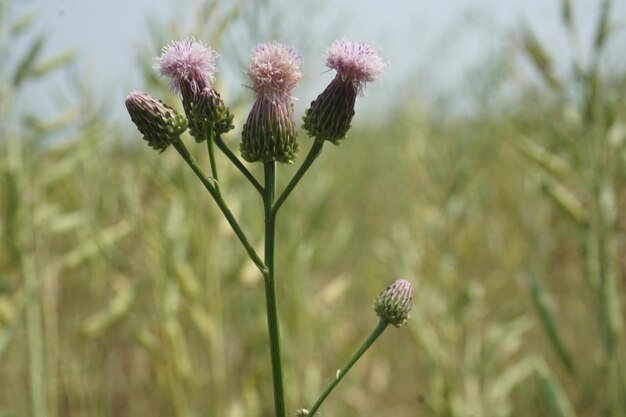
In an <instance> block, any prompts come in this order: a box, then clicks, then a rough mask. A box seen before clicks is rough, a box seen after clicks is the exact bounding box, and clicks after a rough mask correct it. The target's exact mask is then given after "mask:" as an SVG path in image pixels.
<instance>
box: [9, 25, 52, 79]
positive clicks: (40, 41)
mask: <svg viewBox="0 0 626 417" xmlns="http://www.w3.org/2000/svg"><path fill="white" fill-rule="evenodd" d="M44 42H45V38H44V36H43V35H40V36H39V37H38V38H37V39H36V40H35V41H34V42H33V43H32V44H31V45H30V48H29V49H28V52H26V55H24V57H23V58H22V60H21V61H20V64H19V65H18V67H17V71H16V72H15V76H14V77H13V85H15V86H16V87H17V86H19V85H20V84H22V82H23V81H24V80H25V79H26V78H27V77H28V76H29V75H30V74H31V72H32V70H33V68H34V66H35V61H36V60H37V58H38V57H39V55H40V54H41V50H42V49H43V45H44Z"/></svg>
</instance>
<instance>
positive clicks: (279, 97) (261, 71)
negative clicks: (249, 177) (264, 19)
mask: <svg viewBox="0 0 626 417" xmlns="http://www.w3.org/2000/svg"><path fill="white" fill-rule="evenodd" d="M301 62H302V59H301V58H300V57H299V56H298V54H296V52H295V51H294V50H293V49H291V48H289V47H288V46H285V45H282V44H280V43H277V42H271V43H265V44H261V45H258V46H257V47H256V48H254V50H253V51H252V55H251V56H250V60H249V63H248V70H247V73H248V76H249V77H250V80H251V81H252V87H251V88H252V90H254V92H255V94H256V100H255V102H254V104H253V106H252V109H251V110H250V113H249V114H248V119H247V120H246V123H245V124H244V126H243V131H242V141H241V156H242V157H243V158H244V159H245V160H246V161H248V162H256V161H262V162H270V161H278V162H283V163H291V162H293V161H294V160H295V158H296V153H297V151H298V142H297V130H296V125H295V122H294V116H293V105H292V103H291V93H292V92H293V90H294V89H295V88H296V86H297V85H298V83H299V82H300V80H301V79H302V73H301V72H300V63H301Z"/></svg>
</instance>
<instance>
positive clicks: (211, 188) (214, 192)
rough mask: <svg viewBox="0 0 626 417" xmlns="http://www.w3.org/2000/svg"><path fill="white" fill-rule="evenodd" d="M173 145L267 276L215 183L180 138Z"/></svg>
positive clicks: (265, 267) (263, 266) (264, 267)
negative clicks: (205, 173)
mask: <svg viewBox="0 0 626 417" xmlns="http://www.w3.org/2000/svg"><path fill="white" fill-rule="evenodd" d="M173 145H174V148H176V150H177V151H178V153H179V154H180V156H182V157H183V159H184V160H185V162H186V163H187V165H189V166H190V167H191V169H192V170H193V172H194V173H195V174H196V176H197V177H198V178H199V179H200V181H201V182H202V184H203V185H204V188H206V189H207V191H208V192H209V194H211V197H213V200H215V202H216V203H217V206H218V207H219V208H220V210H221V211H222V213H223V214H224V217H226V220H227V221H228V223H229V224H230V226H231V227H232V229H233V231H234V232H235V235H237V237H238V238H239V241H241V244H242V245H243V247H244V248H245V249H246V251H247V252H248V256H249V257H250V259H251V260H252V262H254V264H255V265H256V266H257V267H258V268H259V270H260V271H261V273H262V274H263V276H265V277H267V275H268V273H269V271H268V267H267V266H266V265H265V263H264V262H263V261H262V260H261V258H260V257H259V255H258V254H257V253H256V251H255V250H254V248H253V247H252V245H251V244H250V242H249V241H248V238H247V237H246V235H245V233H244V232H243V230H241V227H240V226H239V223H237V220H236V219H235V216H233V213H231V211H230V209H229V208H228V205H227V204H226V202H225V201H224V199H223V198H222V195H221V193H220V192H219V191H218V189H217V188H216V187H215V185H214V184H213V183H212V182H211V180H210V179H209V178H207V177H206V175H204V172H202V169H201V168H200V167H199V166H198V163H197V162H196V160H195V159H194V158H193V157H192V156H191V154H190V153H189V151H188V150H187V147H185V145H184V144H183V142H182V141H181V140H180V139H177V140H176V141H175V142H174V143H173Z"/></svg>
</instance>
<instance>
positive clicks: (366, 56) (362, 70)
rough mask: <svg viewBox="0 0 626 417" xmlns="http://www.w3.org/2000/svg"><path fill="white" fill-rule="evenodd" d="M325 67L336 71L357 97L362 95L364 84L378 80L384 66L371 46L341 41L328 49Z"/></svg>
mask: <svg viewBox="0 0 626 417" xmlns="http://www.w3.org/2000/svg"><path fill="white" fill-rule="evenodd" d="M326 66H327V67H328V68H331V69H334V70H336V71H337V74H338V75H339V76H341V78H342V79H343V80H344V81H346V82H351V83H352V84H353V85H354V88H355V89H356V90H357V92H358V94H359V95H363V93H364V92H365V90H364V89H365V84H366V83H368V82H371V81H376V80H377V79H378V78H380V75H381V74H382V73H383V70H384V69H385V66H386V64H385V62H384V61H383V60H382V58H381V57H380V56H379V55H378V53H377V52H376V50H375V49H374V48H372V47H371V46H369V45H367V44H365V43H359V42H351V41H348V40H345V39H341V40H338V41H335V42H333V44H332V45H331V46H330V47H329V48H328V51H327V52H326Z"/></svg>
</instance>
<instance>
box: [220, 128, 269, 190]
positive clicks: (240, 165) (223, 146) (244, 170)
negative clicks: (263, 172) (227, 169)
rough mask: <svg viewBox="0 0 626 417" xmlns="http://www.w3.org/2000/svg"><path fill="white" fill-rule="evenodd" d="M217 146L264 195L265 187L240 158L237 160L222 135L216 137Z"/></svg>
mask: <svg viewBox="0 0 626 417" xmlns="http://www.w3.org/2000/svg"><path fill="white" fill-rule="evenodd" d="M215 144H216V145H217V147H218V148H220V150H221V151H222V152H224V155H226V157H227V158H228V159H230V161H231V162H232V163H233V164H234V165H235V166H236V167H237V169H238V170H239V171H241V173H242V174H243V175H244V177H246V178H247V179H248V181H250V184H252V185H253V186H254V188H255V189H256V190H257V191H258V192H259V194H261V195H263V194H264V193H265V190H264V189H263V186H262V185H261V184H259V182H258V181H257V180H256V178H254V175H252V173H251V172H250V171H248V169H247V168H246V167H245V166H244V165H243V163H242V162H241V161H240V160H239V158H237V155H235V154H234V153H233V151H231V150H230V148H229V147H228V146H227V145H226V144H225V143H224V140H223V139H222V136H221V135H215Z"/></svg>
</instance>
